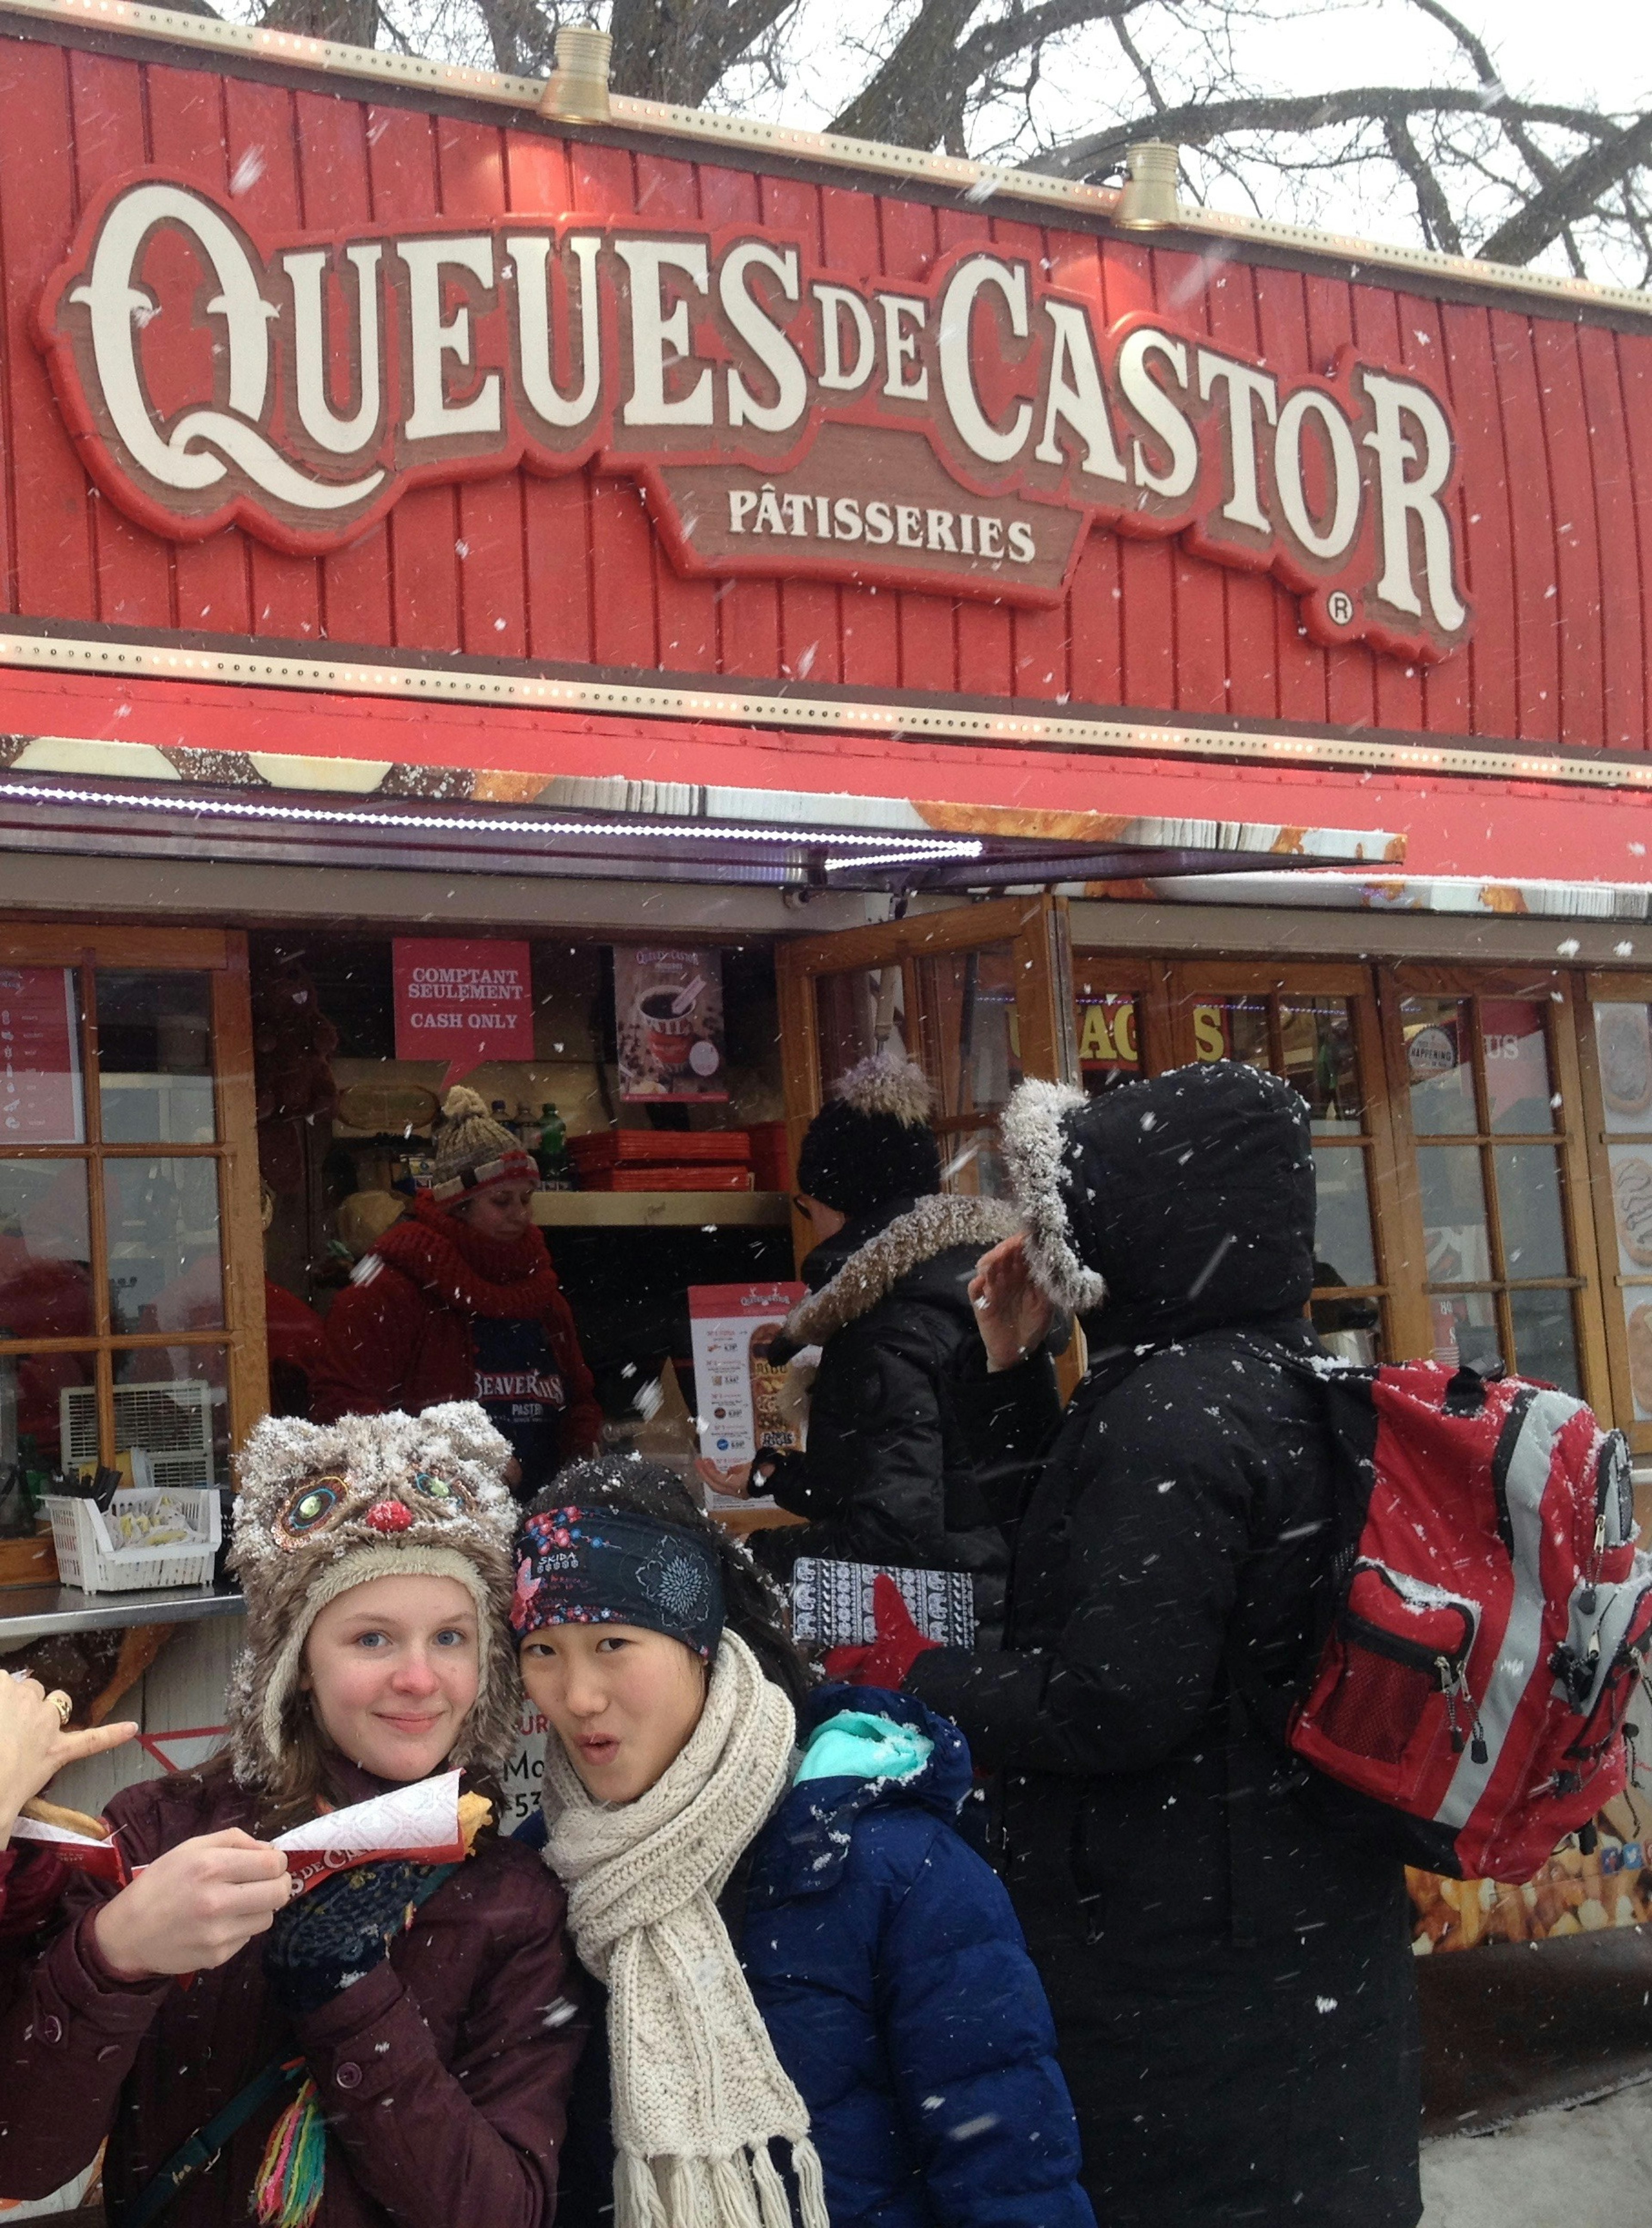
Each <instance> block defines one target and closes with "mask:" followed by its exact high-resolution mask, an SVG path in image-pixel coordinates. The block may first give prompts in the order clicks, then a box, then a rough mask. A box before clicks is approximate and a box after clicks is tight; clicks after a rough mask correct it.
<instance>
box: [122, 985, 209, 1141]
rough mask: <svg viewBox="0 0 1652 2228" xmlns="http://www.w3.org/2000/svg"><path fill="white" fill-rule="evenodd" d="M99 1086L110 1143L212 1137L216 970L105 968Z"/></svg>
mask: <svg viewBox="0 0 1652 2228" xmlns="http://www.w3.org/2000/svg"><path fill="white" fill-rule="evenodd" d="M98 1087H99V1105H100V1111H101V1117H102V1124H103V1136H104V1142H105V1143H106V1144H133V1145H209V1144H210V1143H212V1141H213V1137H214V1135H215V1130H214V1114H213V1097H212V978H211V976H208V975H195V974H185V973H173V972H152V973H151V972H146V973H141V974H140V973H138V972H136V971H135V970H129V969H126V968H100V969H99V972H98Z"/></svg>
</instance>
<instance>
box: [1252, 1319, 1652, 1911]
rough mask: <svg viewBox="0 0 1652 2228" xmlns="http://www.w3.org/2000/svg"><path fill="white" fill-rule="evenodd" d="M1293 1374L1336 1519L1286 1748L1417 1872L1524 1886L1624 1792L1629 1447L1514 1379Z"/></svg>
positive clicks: (1647, 1612) (1416, 1371) (1651, 1583)
mask: <svg viewBox="0 0 1652 2228" xmlns="http://www.w3.org/2000/svg"><path fill="white" fill-rule="evenodd" d="M1306 1366H1307V1367H1311V1368H1312V1369H1313V1371H1314V1374H1315V1376H1316V1379H1317V1380H1318V1382H1319V1383H1320V1385H1321V1386H1322V1388H1323V1393H1324V1398H1325V1400H1326V1405H1327V1407H1328V1411H1329V1416H1330V1420H1331V1425H1332V1428H1333V1431H1334V1432H1335V1437H1336V1438H1337V1441H1338V1443H1339V1447H1340V1450H1341V1457H1342V1461H1341V1466H1340V1476H1341V1484H1342V1489H1343V1494H1344V1499H1345V1502H1346V1506H1345V1508H1344V1509H1343V1511H1342V1519H1341V1525H1340V1540H1341V1547H1340V1553H1339V1555H1338V1559H1337V1564H1336V1567H1335V1580H1336V1584H1335V1605H1334V1607H1333V1609H1332V1611H1331V1619H1330V1626H1329V1632H1328V1634H1327V1636H1326V1638H1325V1642H1324V1647H1323V1649H1322V1653H1321V1655H1320V1657H1319V1660H1318V1663H1317V1666H1316V1668H1315V1670H1314V1672H1313V1674H1312V1676H1311V1677H1310V1679H1309V1681H1308V1683H1307V1685H1306V1686H1305V1687H1303V1688H1302V1689H1301V1690H1300V1692H1299V1694H1298V1698H1297V1701H1296V1704H1295V1706H1294V1707H1293V1708H1292V1710H1291V1713H1290V1719H1289V1724H1288V1728H1287V1732H1286V1738H1287V1739H1288V1741H1289V1743H1290V1747H1291V1748H1292V1749H1293V1750H1294V1751H1295V1752H1296V1753H1297V1755H1298V1756H1300V1757H1303V1759H1304V1760H1305V1761H1306V1762H1308V1763H1309V1764H1315V1765H1316V1766H1317V1767H1318V1769H1319V1770H1321V1771H1322V1772H1323V1773H1325V1774H1327V1775H1328V1776H1329V1777H1330V1778H1331V1779H1333V1780H1335V1781H1337V1782H1339V1783H1340V1784H1341V1786H1342V1787H1344V1788H1352V1789H1355V1790H1357V1792H1358V1794H1359V1795H1361V1796H1365V1797H1367V1798H1368V1799H1369V1802H1374V1803H1377V1804H1380V1805H1381V1806H1383V1809H1384V1811H1385V1812H1386V1817H1385V1818H1384V1819H1383V1821H1382V1823H1383V1825H1384V1827H1385V1828H1386V1829H1387V1830H1386V1832H1385V1834H1384V1835H1383V1838H1384V1840H1385V1841H1386V1845H1387V1846H1388V1847H1391V1848H1397V1851H1398V1853H1400V1854H1403V1855H1404V1857H1405V1860H1406V1861H1407V1862H1408V1863H1410V1864H1413V1865H1419V1866H1423V1867H1425V1869H1426V1870H1428V1871H1430V1872H1436V1873H1447V1874H1449V1875H1450V1876H1452V1877H1454V1878H1457V1879H1498V1880H1527V1879H1530V1878H1531V1877H1532V1875H1533V1874H1534V1873H1535V1872H1537V1871H1538V1870H1539V1869H1540V1866H1542V1865H1543V1864H1544V1863H1545V1862H1546V1860H1547V1859H1548V1857H1549V1856H1550V1855H1551V1854H1552V1853H1553V1850H1554V1847H1555V1846H1556V1844H1557V1843H1558V1842H1559V1841H1561V1840H1562V1839H1563V1838H1564V1837H1565V1836H1566V1834H1570V1833H1573V1832H1576V1831H1578V1830H1579V1829H1584V1830H1586V1829H1587V1828H1589V1826H1590V1823H1591V1821H1592V1820H1593V1818H1594V1817H1595V1815H1596V1814H1597V1812H1598V1811H1599V1810H1600V1809H1601V1808H1602V1807H1603V1805H1604V1804H1605V1803H1607V1802H1610V1800H1611V1799H1612V1797H1613V1796H1615V1795H1617V1794H1619V1793H1621V1791H1622V1789H1623V1783H1624V1779H1625V1776H1626V1770H1627V1761H1626V1738H1625V1736H1626V1733H1627V1734H1628V1735H1629V1736H1630V1738H1632V1737H1633V1733H1634V1730H1635V1729H1634V1728H1633V1727H1632V1726H1630V1727H1627V1728H1626V1727H1625V1725H1624V1713H1625V1712H1626V1710H1627V1708H1628V1706H1629V1703H1630V1698H1631V1696H1632V1694H1633V1693H1634V1690H1635V1687H1636V1681H1637V1680H1638V1679H1639V1678H1640V1677H1641V1676H1642V1673H1643V1670H1644V1668H1645V1663H1646V1659H1647V1655H1648V1651H1649V1648H1652V1555H1648V1554H1643V1553H1638V1552H1637V1551H1636V1546H1635V1544H1634V1543H1635V1540H1636V1525H1635V1519H1634V1509H1633V1504H1632V1498H1631V1481H1630V1454H1629V1447H1628V1444H1627V1443H1626V1441H1625V1440H1624V1437H1623V1433H1622V1432H1621V1431H1603V1430H1602V1429H1601V1427H1600V1425H1598V1423H1597V1422H1596V1420H1595V1418H1594V1416H1593V1415H1592V1413H1591V1412H1590V1410H1589V1409H1588V1408H1586V1407H1585V1405H1583V1403H1582V1402H1581V1401H1580V1400H1574V1399H1571V1398H1570V1397H1569V1396H1568V1395H1567V1394H1566V1393H1558V1392H1554V1391H1553V1390H1551V1389H1550V1388H1548V1387H1546V1386H1540V1385H1532V1384H1526V1383H1522V1382H1521V1380H1519V1379H1517V1378H1512V1377H1505V1378H1497V1377H1482V1376H1481V1375H1480V1374H1479V1373H1477V1372H1476V1371H1474V1370H1472V1369H1467V1368H1463V1369H1458V1370H1457V1371H1455V1372H1453V1371H1452V1370H1450V1369H1449V1368H1446V1367H1443V1366H1442V1365H1441V1364H1439V1363H1437V1362H1432V1361H1409V1362H1404V1363H1401V1364H1399V1365H1397V1366H1393V1367H1383V1368H1377V1369H1349V1368H1346V1367H1339V1366H1338V1365H1336V1364H1334V1363H1328V1362H1321V1363H1316V1364H1308V1365H1306ZM1367 1815H1370V1814H1369V1813H1368V1812H1367Z"/></svg>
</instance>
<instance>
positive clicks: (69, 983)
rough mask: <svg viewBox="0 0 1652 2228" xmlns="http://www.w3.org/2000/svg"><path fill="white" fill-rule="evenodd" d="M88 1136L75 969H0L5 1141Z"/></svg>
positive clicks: (0, 1096)
mask: <svg viewBox="0 0 1652 2228" xmlns="http://www.w3.org/2000/svg"><path fill="white" fill-rule="evenodd" d="M85 1142H86V1102H85V1098H84V1097H83V1095H82V1092H81V1085H80V1028H79V1023H78V1017H77V1015H76V1012H75V1000H74V969H73V968H72V967H0V1143H5V1144H8V1145H80V1144H84V1143H85Z"/></svg>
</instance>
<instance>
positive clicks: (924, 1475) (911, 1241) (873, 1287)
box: [755, 1194, 1014, 1622]
mask: <svg viewBox="0 0 1652 2228" xmlns="http://www.w3.org/2000/svg"><path fill="white" fill-rule="evenodd" d="M1013 1227H1014V1223H1013V1220H1012V1219H1011V1218H1010V1216H1009V1214H1008V1211H1007V1210H1006V1209H1005V1208H1003V1207H1001V1206H999V1205H998V1203H997V1202H996V1200H983V1199H966V1198H952V1197H946V1196H942V1195H940V1194H937V1195H936V1196H935V1197H933V1198H931V1199H922V1200H917V1201H916V1202H913V1201H912V1200H892V1201H889V1202H887V1203H886V1204H885V1205H884V1206H883V1207H879V1208H877V1209H875V1210H874V1212H873V1213H870V1214H867V1215H862V1216H861V1217H859V1218H858V1219H857V1220H855V1221H853V1222H851V1223H848V1224H847V1225H846V1226H844V1228H843V1229H842V1231H841V1232H839V1233H838V1235H837V1236H836V1238H831V1239H827V1240H826V1241H825V1242H824V1243H823V1244H822V1245H817V1246H816V1248H815V1250H814V1252H812V1253H811V1254H810V1256H809V1258H808V1260H807V1261H806V1262H805V1263H804V1276H805V1277H807V1278H808V1280H809V1282H810V1284H811V1285H812V1286H813V1287H814V1288H815V1289H813V1290H811V1291H810V1294H809V1296H808V1297H807V1298H806V1299H804V1300H802V1301H800V1302H799V1303H798V1305H797V1307H796V1308H795V1309H793V1310H792V1313H791V1316H790V1317H789V1319H788V1321H787V1322H786V1326H785V1331H784V1348H790V1349H791V1350H793V1351H796V1350H797V1349H798V1348H805V1347H810V1346H818V1347H820V1348H822V1354H821V1360H820V1367H819V1370H818V1372H817V1373H816V1378H815V1381H814V1385H813V1388H812V1391H811V1393H810V1404H809V1443H808V1447H807V1450H806V1451H805V1452H804V1453H803V1454H801V1455H792V1456H788V1457H785V1459H784V1461H783V1462H782V1463H780V1465H779V1467H778V1469H777V1471H776V1473H775V1476H774V1481H773V1491H774V1495H775V1498H776V1499H777V1500H778V1501H779V1503H780V1505H781V1507H782V1508H788V1509H790V1510H791V1512H792V1514H794V1515H798V1516H802V1517H804V1518H806V1519H807V1529H805V1530H796V1529H791V1530H788V1529H784V1528H783V1529H781V1530H778V1531H771V1532H766V1533H759V1534H757V1535H755V1537H756V1543H757V1544H756V1547H755V1552H756V1553H758V1554H759V1556H760V1558H761V1559H763V1560H764V1561H765V1563H766V1564H767V1565H768V1566H769V1567H770V1568H771V1569H781V1568H784V1569H786V1570H789V1569H790V1567H791V1564H792V1563H793V1562H794V1561H795V1560H796V1559H797V1556H799V1555H824V1556H833V1557H837V1558H840V1559H845V1560H848V1561H851V1562H862V1563H894V1564H907V1565H914V1566H916V1567H919V1568H921V1569H926V1570H956V1571H971V1572H974V1573H975V1574H976V1610H977V1613H978V1614H979V1615H981V1616H983V1617H987V1618H989V1619H992V1620H993V1621H995V1622H996V1618H997V1616H998V1614H999V1612H1000V1610H1001V1608H1002V1600H1003V1581H1004V1576H1005V1573H1006V1572H1007V1571H1008V1563H1009V1558H1008V1549H1007V1547H1006V1546H1005V1543H1004V1539H1003V1534H1002V1533H1001V1532H1000V1530H999V1529H998V1527H997V1525H996V1523H994V1522H993V1521H991V1518H990V1515H989V1511H988V1508H987V1506H986V1502H985V1500H984V1498H983V1495H982V1492H981V1489H980V1486H979V1484H978V1482H977V1481H976V1467H975V1463H974V1461H973V1459H972V1457H971V1452H970V1447H969V1444H968V1443H967V1441H966V1439H965V1437H964V1432H963V1430H962V1428H961V1426H960V1424H959V1421H958V1418H957V1415H956V1414H955V1412H954V1409H953V1404H952V1399H951V1385H952V1381H953V1379H954V1377H955V1375H956V1373H957V1368H958V1366H959V1357H960V1354H962V1353H963V1352H964V1351H965V1350H966V1349H967V1348H972V1347H974V1346H976V1344H977V1343H978V1341H977V1339H976V1328H975V1317H974V1315H973V1312H972V1310H971V1309H970V1301H969V1294H968V1285H969V1282H970V1277H972V1276H973V1275H974V1274H975V1266H976V1261H977V1260H978V1259H979V1258H980V1257H981V1255H982V1254H983V1253H984V1252H986V1251H987V1249H988V1248H989V1246H992V1245H996V1244H997V1243H998V1241H999V1240H1000V1239H1002V1238H1003V1237H1005V1236H1007V1235H1008V1232H1009V1231H1010V1230H1011V1229H1013ZM783 1350H784V1349H783Z"/></svg>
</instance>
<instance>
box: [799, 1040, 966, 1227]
mask: <svg viewBox="0 0 1652 2228" xmlns="http://www.w3.org/2000/svg"><path fill="white" fill-rule="evenodd" d="M933 1104H934V1093H933V1092H932V1091H931V1089H930V1087H929V1085H928V1083H927V1081H926V1080H925V1076H924V1071H923V1070H922V1068H921V1067H919V1066H918V1065H917V1064H916V1062H915V1061H912V1060H908V1059H907V1058H906V1055H905V1053H897V1052H880V1053H873V1055H872V1057H871V1058H870V1059H869V1060H861V1063H860V1064H859V1066H855V1067H852V1068H850V1070H849V1072H848V1074H847V1075H845V1076H842V1077H841V1078H840V1079H839V1080H838V1081H837V1082H836V1084H835V1085H833V1088H832V1096H831V1098H830V1099H829V1101H828V1102H827V1104H825V1105H824V1106H823V1107H822V1108H821V1110H820V1111H819V1113H818V1114H816V1117H815V1118H814V1120H813V1121H812V1122H811V1123H810V1124H809V1128H808V1130H807V1131H806V1132H805V1134H804V1141H803V1147H802V1149H801V1151H800V1152H799V1153H798V1155H797V1188H798V1189H799V1191H802V1192H804V1193H806V1194H808V1196H809V1197H810V1199H817V1200H819V1201H820V1203H821V1205H822V1206H823V1207H836V1209H837V1211H838V1213H840V1214H844V1215H848V1216H849V1217H850V1218H851V1219H852V1218H853V1217H855V1215H858V1214H868V1213H870V1212H871V1210H872V1209H873V1208H874V1207H881V1206H882V1205H883V1202H884V1201H885V1200H888V1199H923V1198H925V1197H927V1196H928V1194H930V1193H932V1192H938V1191H939V1189H940V1188H941V1156H940V1149H939V1148H938V1146H937V1144H936V1143H935V1134H934V1132H933V1130H931V1128H930V1126H929V1116H930V1109H931V1108H932V1105H933Z"/></svg>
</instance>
